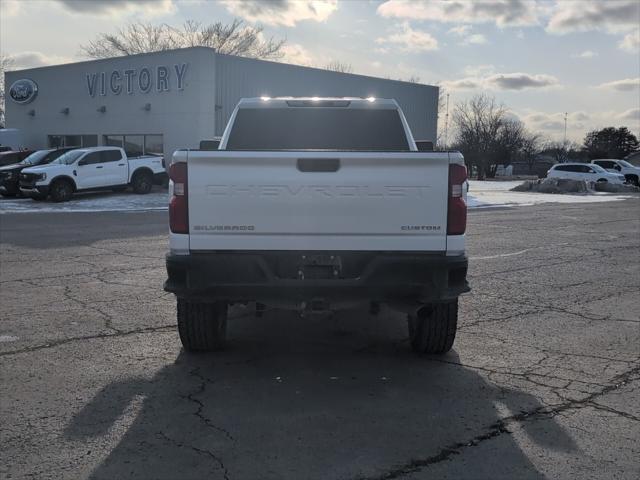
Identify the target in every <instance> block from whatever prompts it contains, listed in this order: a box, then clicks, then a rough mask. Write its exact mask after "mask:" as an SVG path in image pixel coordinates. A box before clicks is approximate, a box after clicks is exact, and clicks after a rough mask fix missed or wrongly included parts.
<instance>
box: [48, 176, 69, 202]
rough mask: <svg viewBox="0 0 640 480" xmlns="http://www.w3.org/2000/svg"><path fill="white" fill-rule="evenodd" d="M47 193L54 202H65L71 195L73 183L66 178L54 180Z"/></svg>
mask: <svg viewBox="0 0 640 480" xmlns="http://www.w3.org/2000/svg"><path fill="white" fill-rule="evenodd" d="M49 193H50V194H51V200H53V201H54V202H66V201H68V200H69V199H71V197H72V196H73V185H72V184H71V182H70V181H68V180H56V181H55V182H53V184H52V185H51V189H50V190H49Z"/></svg>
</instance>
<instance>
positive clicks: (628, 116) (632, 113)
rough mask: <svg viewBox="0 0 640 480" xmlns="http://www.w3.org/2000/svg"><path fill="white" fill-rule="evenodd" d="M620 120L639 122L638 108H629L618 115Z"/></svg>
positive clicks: (639, 113)
mask: <svg viewBox="0 0 640 480" xmlns="http://www.w3.org/2000/svg"><path fill="white" fill-rule="evenodd" d="M618 118H619V119H620V120H635V121H636V122H638V121H640V108H630V109H629V110H626V111H624V112H622V113H620V114H619V115H618Z"/></svg>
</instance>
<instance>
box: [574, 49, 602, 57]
mask: <svg viewBox="0 0 640 480" xmlns="http://www.w3.org/2000/svg"><path fill="white" fill-rule="evenodd" d="M597 56H598V54H597V53H596V52H594V51H593V50H585V51H584V52H580V53H576V54H575V55H572V57H573V58H593V57H597Z"/></svg>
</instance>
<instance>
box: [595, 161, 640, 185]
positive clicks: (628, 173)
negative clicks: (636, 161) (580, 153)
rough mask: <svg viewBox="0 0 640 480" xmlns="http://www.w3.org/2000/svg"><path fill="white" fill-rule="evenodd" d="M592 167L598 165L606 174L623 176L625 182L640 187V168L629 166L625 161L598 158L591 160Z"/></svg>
mask: <svg viewBox="0 0 640 480" xmlns="http://www.w3.org/2000/svg"><path fill="white" fill-rule="evenodd" d="M591 163H593V164H594V165H599V166H601V167H602V168H604V169H605V170H606V171H607V172H611V173H618V174H622V175H624V178H625V180H626V181H627V182H629V183H632V184H634V185H638V186H640V183H639V182H638V179H640V167H636V166H634V165H631V164H630V163H629V162H627V161H626V160H618V159H614V158H598V159H596V160H591Z"/></svg>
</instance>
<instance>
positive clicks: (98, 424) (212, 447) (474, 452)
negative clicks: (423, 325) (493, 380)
mask: <svg viewBox="0 0 640 480" xmlns="http://www.w3.org/2000/svg"><path fill="white" fill-rule="evenodd" d="M384 316H385V317H387V318H385V319H376V318H372V317H369V316H367V315H359V316H357V315H352V314H349V313H345V314H343V315H342V316H338V317H336V318H333V319H330V320H327V319H324V320H322V319H299V318H296V317H295V316H294V315H293V314H282V313H276V312H273V313H268V314H267V315H266V318H263V319H256V318H253V317H250V316H245V317H244V318H238V319H236V322H235V324H233V325H232V328H231V332H232V333H236V334H237V337H238V338H242V340H235V341H232V343H231V345H230V348H229V349H228V350H226V351H224V352H221V353H217V354H210V355H190V354H185V353H181V354H180V355H178V357H177V358H176V359H175V362H174V363H172V364H169V365H167V366H165V367H164V368H162V369H161V370H160V371H159V372H158V373H157V374H155V375H154V376H153V377H152V378H139V377H133V378H125V379H122V380H120V381H116V382H113V383H111V384H109V385H107V386H105V387H104V388H103V389H102V390H101V391H99V392H98V393H97V394H96V396H95V397H94V398H93V400H92V401H91V402H90V403H88V404H87V405H86V406H85V407H84V408H83V409H82V410H81V411H79V412H78V413H77V414H76V415H75V416H74V418H73V419H72V421H71V422H70V424H69V425H68V426H67V428H66V430H65V437H66V439H67V440H69V441H72V442H77V443H79V444H83V443H90V442H94V443H95V442H96V441H97V442H98V443H100V444H103V445H104V444H108V443H109V442H110V441H112V440H109V439H113V438H114V437H116V438H118V436H119V441H117V444H116V445H115V446H111V447H109V451H108V452H106V453H105V457H104V459H103V460H102V462H101V463H100V464H99V465H97V466H96V467H95V469H94V470H93V472H92V473H91V475H90V478H92V479H109V480H112V479H116V478H117V479H127V478H149V479H177V478H180V479H202V478H242V479H253V478H260V479H282V478H292V479H301V478H304V479H316V478H317V479H333V478H345V479H350V478H353V479H356V478H358V479H364V478H366V479H378V478H379V479H382V478H385V479H386V478H389V479H390V478H398V477H403V476H405V475H407V474H411V473H413V472H421V473H417V474H416V475H427V474H428V475H434V478H443V477H445V476H446V477H447V478H474V479H479V478H491V479H496V478H510V479H511V478H530V479H541V478H544V476H543V475H542V474H541V473H540V472H539V471H538V470H537V469H536V467H535V466H534V465H533V464H532V463H531V461H530V460H529V458H528V457H527V455H526V454H525V453H524V452H523V451H522V450H521V448H520V446H519V444H518V443H517V442H516V440H515V438H514V437H513V436H512V435H511V434H510V432H509V431H508V429H505V428H504V425H502V424H501V422H500V418H501V417H503V416H505V415H509V414H518V413H520V412H523V411H527V412H530V411H533V410H535V409H536V408H539V407H540V403H539V402H538V400H537V399H536V398H535V397H533V396H532V395H529V394H527V393H524V392H521V391H516V390H512V389H502V388H498V387H496V386H494V385H492V384H490V383H488V382H487V381H486V380H485V379H484V378H483V377H481V376H480V375H479V374H478V373H476V372H475V371H473V370H471V369H468V368H465V367H463V366H460V365H455V363H457V361H458V357H457V354H455V353H454V352H451V353H450V354H449V355H447V356H445V357H444V358H440V359H437V361H434V360H435V359H430V358H420V357H417V356H415V355H413V354H411V353H410V352H409V351H408V347H407V345H406V342H404V341H403V338H404V328H402V327H401V326H400V323H401V322H400V319H399V318H396V317H392V321H390V319H389V315H384ZM396 320H398V321H396ZM441 360H445V361H446V362H451V363H444V362H442V361H441ZM134 399H137V401H134ZM132 403H135V404H136V405H138V406H137V407H136V408H132V407H131V405H132ZM498 407H499V408H501V409H502V410H501V413H500V414H499V411H498ZM505 410H506V413H505ZM125 424H127V425H125ZM524 425H525V426H524V431H525V432H526V433H527V437H528V438H529V440H531V442H533V443H534V444H537V445H539V446H541V447H542V448H544V449H545V450H556V451H562V452H571V451H575V450H576V446H575V444H574V442H573V440H572V439H571V438H570V437H569V436H568V434H567V433H566V432H565V431H564V430H563V429H562V428H561V427H560V426H559V425H558V424H556V423H555V421H554V420H553V419H546V420H545V428H544V429H540V428H529V427H528V426H527V423H525V424H524ZM101 439H102V440H101Z"/></svg>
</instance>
